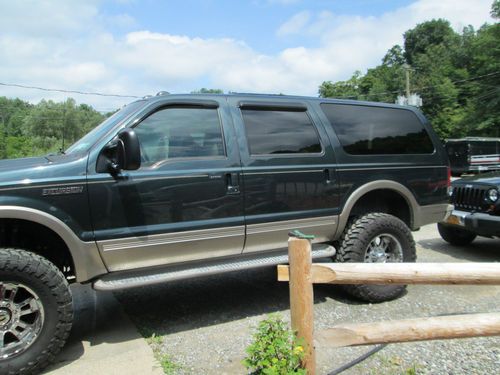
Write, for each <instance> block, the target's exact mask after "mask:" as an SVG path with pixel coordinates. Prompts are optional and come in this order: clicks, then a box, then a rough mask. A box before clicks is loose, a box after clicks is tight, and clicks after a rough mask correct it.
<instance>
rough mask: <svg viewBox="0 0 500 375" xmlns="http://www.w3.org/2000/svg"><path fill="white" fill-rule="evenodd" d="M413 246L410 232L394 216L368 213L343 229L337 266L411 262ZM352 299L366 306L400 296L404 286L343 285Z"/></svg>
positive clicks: (414, 254) (412, 259) (413, 257)
mask: <svg viewBox="0 0 500 375" xmlns="http://www.w3.org/2000/svg"><path fill="white" fill-rule="evenodd" d="M416 258H417V255H416V249H415V242H414V241H413V236H412V234H411V232H410V229H409V228H408V227H407V226H406V224H405V223H404V222H402V221H401V220H400V219H398V218H397V217H395V216H392V215H388V214H385V213H370V214H366V215H364V216H362V217H360V218H359V219H357V220H355V221H354V222H353V223H352V225H350V226H349V227H346V229H345V232H344V235H343V236H342V239H341V243H340V248H339V250H338V252H337V255H336V261H337V262H352V263H386V262H395V263H397V262H415V260H416ZM344 289H345V290H346V291H347V292H348V293H349V294H351V295H352V296H354V297H356V298H359V299H361V300H364V301H367V302H383V301H389V300H392V299H395V298H397V297H399V296H401V295H402V294H403V293H404V292H405V289H406V285H345V286H344Z"/></svg>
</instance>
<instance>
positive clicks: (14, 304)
mask: <svg viewBox="0 0 500 375" xmlns="http://www.w3.org/2000/svg"><path fill="white" fill-rule="evenodd" d="M44 318H45V317H44V311H43V305H42V302H41V301H40V298H39V297H38V295H37V294H36V293H35V292H34V291H33V290H32V289H30V288H28V287H27V286H26V285H23V284H21V283H16V282H0V359H7V358H10V357H13V356H15V355H18V354H21V353H22V352H24V351H25V350H26V349H28V348H29V347H30V346H31V345H32V344H33V342H35V340H36V338H37V337H38V336H39V335H40V332H41V331H42V327H43V323H44Z"/></svg>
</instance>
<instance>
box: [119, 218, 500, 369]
mask: <svg viewBox="0 0 500 375" xmlns="http://www.w3.org/2000/svg"><path fill="white" fill-rule="evenodd" d="M414 237H415V240H416V242H417V252H418V260H419V261H420V262H463V261H477V262H494V261H498V260H500V240H490V239H476V240H475V241H474V242H473V243H472V244H471V245H470V246H467V247H464V248H454V247H452V246H449V245H448V244H446V243H445V242H444V241H442V240H441V239H440V238H439V235H438V233H437V230H436V229H435V226H427V227H424V228H422V230H421V231H419V232H415V233H414ZM314 293H315V306H314V308H315V329H316V330H322V329H325V328H328V327H331V326H333V325H335V324H339V323H343V322H344V323H347V322H349V323H355V322H370V321H382V320H396V319H401V318H413V317H426V316H434V315H440V314H453V313H468V312H495V311H500V298H499V297H500V286H423V285H422V286H410V287H409V288H408V293H407V294H406V295H405V296H403V297H402V298H400V299H398V300H396V301H392V302H387V303H382V304H362V303H358V302H356V301H354V300H352V299H351V298H349V297H348V296H346V295H345V294H343V293H342V292H341V291H340V290H339V289H338V288H337V287H335V286H329V285H316V286H315V288H314ZM116 296H117V297H118V299H119V300H120V301H121V302H122V304H123V306H124V308H125V310H126V311H127V313H128V314H129V316H130V317H131V318H132V320H133V321H134V322H135V323H136V325H137V327H138V328H139V330H140V331H141V332H142V333H143V334H144V335H151V334H152V333H154V334H155V335H161V336H162V340H161V348H162V349H161V350H162V352H164V353H166V354H168V355H169V356H170V358H171V359H172V360H173V361H174V362H175V363H177V364H178V365H179V366H180V368H178V369H177V370H176V371H175V373H179V374H244V373H245V369H244V368H243V366H242V365H241V360H242V359H243V358H244V356H245V348H246V346H247V345H248V344H249V342H250V341H251V333H252V329H253V328H254V327H255V326H256V325H257V324H258V322H259V321H260V320H262V319H263V318H265V316H266V315H267V314H269V313H274V312H278V313H280V314H281V315H282V316H283V318H284V319H285V320H289V316H290V312H289V300H288V298H289V297H288V284H287V283H280V282H277V281H276V271H275V268H274V267H273V268H267V269H260V270H253V271H245V272H240V273H231V274H224V275H218V276H212V277H206V278H201V279H196V280H188V281H179V282H173V283H170V284H166V285H160V286H155V287H149V288H139V289H133V290H128V291H123V292H120V293H116ZM370 348H371V347H369V346H367V347H353V348H341V349H331V348H322V347H318V348H317V363H318V373H319V374H327V373H328V372H330V371H332V370H333V369H334V368H337V367H339V366H341V365H342V364H344V363H346V362H349V361H350V360H352V359H354V358H356V357H358V356H359V355H361V354H362V353H364V352H366V351H368V350H369V349H370ZM499 368H500V338H499V337H493V338H474V339H460V340H439V341H428V342H420V343H405V344H393V345H389V346H387V347H386V348H384V349H383V350H382V351H380V352H378V353H377V354H376V355H374V356H372V357H370V358H369V359H368V360H366V361H364V362H363V363H361V364H359V365H357V366H355V367H353V368H352V369H350V370H347V371H345V372H344V373H343V374H346V375H349V374H381V375H382V374H384V375H385V374H400V373H404V372H405V371H407V370H408V369H414V370H416V373H418V374H467V375H468V374H496V373H498V371H499Z"/></svg>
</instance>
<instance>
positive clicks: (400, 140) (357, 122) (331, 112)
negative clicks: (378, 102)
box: [321, 103, 434, 155]
mask: <svg viewBox="0 0 500 375" xmlns="http://www.w3.org/2000/svg"><path fill="white" fill-rule="evenodd" d="M321 108H322V109H323V112H324V113H325V115H326V117H327V118H328V121H330V123H331V124H332V126H333V128H334V129H335V132H336V133H337V136H338V138H339V140H340V143H341V145H342V146H343V148H344V150H345V151H346V152H347V153H349V154H355V155H374V154H430V153H432V152H433V151H434V146H433V144H432V142H431V140H430V138H429V135H428V134H427V131H426V130H425V129H424V127H423V125H422V123H421V122H420V121H419V119H418V118H417V116H416V115H415V114H414V113H413V112H411V111H408V110H405V109H397V108H381V107H368V106H359V105H345V104H326V103H323V104H321Z"/></svg>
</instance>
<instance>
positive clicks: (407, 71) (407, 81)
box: [403, 63, 411, 98]
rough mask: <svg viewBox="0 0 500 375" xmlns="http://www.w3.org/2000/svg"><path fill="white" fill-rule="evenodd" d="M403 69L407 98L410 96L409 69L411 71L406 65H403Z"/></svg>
mask: <svg viewBox="0 0 500 375" xmlns="http://www.w3.org/2000/svg"><path fill="white" fill-rule="evenodd" d="M403 69H404V70H405V74H406V97H407V98H409V97H410V95H411V91H410V69H411V67H410V65H408V64H407V63H404V64H403Z"/></svg>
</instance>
